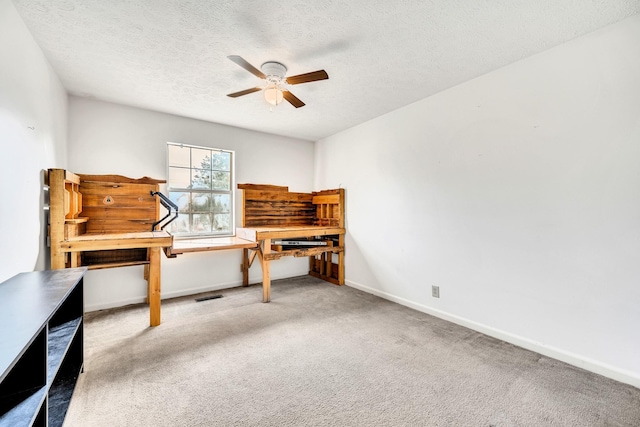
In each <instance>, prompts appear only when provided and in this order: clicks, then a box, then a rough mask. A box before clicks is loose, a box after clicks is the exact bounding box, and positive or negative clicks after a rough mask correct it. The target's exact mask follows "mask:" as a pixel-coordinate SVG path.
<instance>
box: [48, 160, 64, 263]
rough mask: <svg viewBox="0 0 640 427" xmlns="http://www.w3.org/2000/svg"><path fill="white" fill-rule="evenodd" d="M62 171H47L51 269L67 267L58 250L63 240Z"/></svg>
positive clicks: (62, 254) (60, 250)
mask: <svg viewBox="0 0 640 427" xmlns="http://www.w3.org/2000/svg"><path fill="white" fill-rule="evenodd" d="M64 177H65V171H64V169H50V170H49V238H50V241H51V269H52V270H58V269H60V268H65V267H66V266H67V261H66V260H67V256H66V255H65V253H64V252H62V249H61V248H60V242H62V241H63V240H64V217H65V203H64Z"/></svg>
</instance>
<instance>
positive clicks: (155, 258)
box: [147, 248, 160, 326]
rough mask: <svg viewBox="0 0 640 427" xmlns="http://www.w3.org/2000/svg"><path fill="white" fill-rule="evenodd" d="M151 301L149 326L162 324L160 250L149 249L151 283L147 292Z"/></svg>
mask: <svg viewBox="0 0 640 427" xmlns="http://www.w3.org/2000/svg"><path fill="white" fill-rule="evenodd" d="M147 300H148V301H149V324H150V325H151V326H158V325H159V324H160V248H149V282H148V290H147Z"/></svg>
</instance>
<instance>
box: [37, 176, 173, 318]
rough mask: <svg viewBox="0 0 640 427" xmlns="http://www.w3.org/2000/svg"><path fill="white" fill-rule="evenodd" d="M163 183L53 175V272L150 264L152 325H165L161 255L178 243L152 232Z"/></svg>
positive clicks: (147, 268) (147, 277)
mask: <svg viewBox="0 0 640 427" xmlns="http://www.w3.org/2000/svg"><path fill="white" fill-rule="evenodd" d="M162 182H164V181H160V180H154V179H151V178H141V179H132V178H127V177H122V176H118V175H76V174H74V173H71V172H68V171H65V170H63V169H50V170H49V173H48V184H49V237H50V241H51V268H52V269H60V268H66V267H79V266H87V267H88V268H89V269H101V268H114V267H126V266H132V265H144V278H145V280H147V302H148V303H149V324H150V325H151V326H157V325H159V324H160V321H161V320H160V319H161V316H160V292H161V278H160V259H161V254H160V253H161V250H162V249H165V250H166V249H167V248H170V247H171V246H172V245H173V236H172V235H171V234H169V233H168V232H166V231H153V230H152V229H153V225H154V223H155V222H156V221H157V220H158V218H159V202H158V201H157V200H156V198H155V197H154V196H152V195H151V193H150V192H151V191H158V184H159V183H162ZM81 215H82V216H81Z"/></svg>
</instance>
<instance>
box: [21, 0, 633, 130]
mask: <svg viewBox="0 0 640 427" xmlns="http://www.w3.org/2000/svg"><path fill="white" fill-rule="evenodd" d="M13 3H14V4H15V6H16V8H17V10H18V12H19V13H20V15H21V16H22V18H23V19H24V21H25V23H26V25H27V27H28V28H29V29H30V31H31V33H32V34H33V36H34V38H35V40H36V42H37V43H38V44H39V45H40V46H41V48H42V50H43V51H44V53H45V55H46V56H47V58H48V59H49V61H50V62H51V65H52V66H53V68H54V69H55V71H56V72H57V74H58V75H59V76H60V79H61V80H62V83H63V85H64V86H65V88H66V89H67V90H68V91H69V93H71V94H74V95H78V96H85V97H91V98H96V99H101V100H106V101H112V102H117V103H121V104H126V105H132V106H137V107H142V108H147V109H151V110H157V111H163V112H167V113H173V114H177V115H181V116H186V117H192V118H197V119H202V120H207V121H212V122H217V123H224V124H228V125H233V126H239V127H243V128H248V129H254V130H259V131H263V132H268V133H275V134H279V135H287V136H292V137H296V138H302V139H308V140H318V139H321V138H323V137H326V136H329V135H332V134H334V133H336V132H339V131H341V130H344V129H347V128H349V127H352V126H354V125H357V124H359V123H362V122H364V121H366V120H369V119H372V118H374V117H377V116H380V115H382V114H384V113H387V112H389V111H391V110H394V109H397V108H399V107H402V106H404V105H407V104H409V103H412V102H414V101H417V100H419V99H422V98H425V97H428V96H430V95H433V94H435V93H437V92H440V91H442V90H444V89H447V88H449V87H452V86H454V85H457V84H459V83H462V82H464V81H467V80H469V79H472V78H474V77H477V76H479V75H482V74H484V73H487V72H489V71H492V70H495V69H497V68H499V67H502V66H504V65H507V64H510V63H512V62H515V61H517V60H519V59H522V58H525V57H527V56H530V55H533V54H535V53H537V52H540V51H543V50H545V49H548V48H550V47H553V46H555V45H558V44H560V43H563V42H565V41H568V40H570V39H572V38H575V37H577V36H580V35H582V34H585V33H588V32H590V31H593V30H595V29H598V28H600V27H603V26H605V25H608V24H611V23H614V22H616V21H619V20H621V19H623V18H625V17H628V16H630V15H633V14H635V13H640V0H634V1H631V0H629V1H623V0H489V1H487V0H485V1H478V0H344V1H335V0H334V1H331V0H318V1H313V0H284V1H263V0H128V1H127V0H46V1H45V0H13ZM228 55H240V56H242V57H243V58H244V59H246V60H247V61H249V62H250V63H251V64H253V65H254V66H256V67H260V65H261V64H262V63H263V62H265V61H269V60H276V61H279V62H282V63H284V64H285V65H286V66H287V67H288V68H289V72H288V75H295V74H301V73H306V72H309V71H315V70H318V69H325V70H326V71H327V72H328V74H329V77H330V79H329V80H324V81H319V82H313V83H308V84H302V85H296V86H292V87H291V91H292V93H294V94H295V95H296V96H297V97H298V98H300V99H301V100H302V101H304V102H305V103H306V104H307V105H306V106H305V107H303V108H299V109H296V108H293V107H292V106H291V105H289V104H287V103H284V104H282V105H280V106H278V107H277V108H275V109H274V111H270V110H269V106H268V104H266V103H265V101H264V100H263V98H262V94H261V93H253V94H250V95H246V96H243V97H240V98H236V99H233V98H229V97H227V96H226V94H227V93H231V92H236V91H240V90H243V89H248V88H251V87H255V86H258V85H260V84H261V83H262V81H261V80H260V79H258V78H257V77H255V76H253V75H252V74H250V73H248V72H247V71H245V70H243V69H242V68H240V67H239V66H238V65H236V64H234V63H233V62H231V61H230V60H228V59H227V56H228Z"/></svg>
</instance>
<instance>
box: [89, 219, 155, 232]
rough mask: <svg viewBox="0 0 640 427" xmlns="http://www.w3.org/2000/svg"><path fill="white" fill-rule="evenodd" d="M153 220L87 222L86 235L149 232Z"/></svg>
mask: <svg viewBox="0 0 640 427" xmlns="http://www.w3.org/2000/svg"><path fill="white" fill-rule="evenodd" d="M154 222H155V220H154V219H142V220H114V219H109V220H91V219H90V220H89V221H88V222H87V233H134V232H140V231H151V226H152V225H153V223H154Z"/></svg>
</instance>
